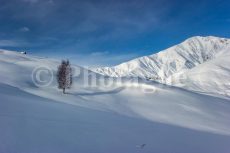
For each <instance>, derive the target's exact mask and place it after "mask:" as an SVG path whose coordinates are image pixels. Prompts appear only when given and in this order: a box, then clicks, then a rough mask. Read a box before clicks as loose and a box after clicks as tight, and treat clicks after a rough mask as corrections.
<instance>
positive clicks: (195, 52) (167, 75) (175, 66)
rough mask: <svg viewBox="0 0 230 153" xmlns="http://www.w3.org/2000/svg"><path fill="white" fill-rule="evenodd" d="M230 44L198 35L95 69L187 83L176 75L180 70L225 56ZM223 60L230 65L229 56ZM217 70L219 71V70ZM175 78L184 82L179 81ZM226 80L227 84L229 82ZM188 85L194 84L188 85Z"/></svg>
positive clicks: (170, 82) (221, 39)
mask: <svg viewBox="0 0 230 153" xmlns="http://www.w3.org/2000/svg"><path fill="white" fill-rule="evenodd" d="M229 48H230V39H226V38H218V37H213V36H208V37H200V36H196V37H192V38H189V39H187V40H185V41H184V42H182V43H181V44H179V45H175V46H173V47H170V48H168V49H166V50H164V51H161V52H159V53H157V54H153V55H150V56H144V57H141V58H137V59H134V60H131V61H129V62H126V63H122V64H120V65H117V66H115V67H104V68H98V69H96V70H95V72H97V73H100V74H103V75H106V76H112V77H125V76H132V77H141V78H145V79H150V80H155V81H158V82H160V83H165V84H169V85H174V86H180V87H185V86H186V85H181V83H182V82H181V81H178V78H176V77H175V76H178V74H184V72H185V71H189V70H191V69H193V68H195V67H197V66H200V65H202V64H203V63H207V62H209V61H212V60H215V59H218V58H220V57H224V56H225V55H227V54H228V53H229V52H230V50H229ZM223 64H225V67H226V64H227V65H229V64H230V63H229V61H226V60H225V63H223ZM211 66H213V65H210V69H212V67H211ZM206 67H208V66H206ZM219 68H220V67H219ZM213 72H214V73H217V72H218V70H217V71H216V72H215V71H213ZM176 74H177V75H176ZM207 74H208V73H207ZM184 76H185V75H184ZM172 77H173V80H172ZM212 79H214V80H215V82H217V83H218V82H220V83H219V84H221V83H222V82H224V81H226V82H225V83H226V84H229V83H230V81H229V80H230V79H227V80H221V79H223V78H212ZM224 79H226V78H224ZM173 81H174V82H173ZM190 81H193V80H190ZM210 81H211V79H210ZM175 82H180V84H176V83H175ZM222 84H223V83H222ZM226 84H224V85H223V86H226ZM199 86H202V84H199ZM186 88H187V87H186ZM200 88H202V87H200ZM212 88H214V87H212ZM188 89H190V88H189V87H188ZM194 89H195V88H194ZM197 89H198V88H197ZM195 90H196V89H195ZM205 91H206V90H204V92H205ZM229 94H230V93H229Z"/></svg>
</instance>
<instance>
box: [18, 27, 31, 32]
mask: <svg viewBox="0 0 230 153" xmlns="http://www.w3.org/2000/svg"><path fill="white" fill-rule="evenodd" d="M19 31H20V32H29V31H30V28H28V27H22V28H20V29H19Z"/></svg>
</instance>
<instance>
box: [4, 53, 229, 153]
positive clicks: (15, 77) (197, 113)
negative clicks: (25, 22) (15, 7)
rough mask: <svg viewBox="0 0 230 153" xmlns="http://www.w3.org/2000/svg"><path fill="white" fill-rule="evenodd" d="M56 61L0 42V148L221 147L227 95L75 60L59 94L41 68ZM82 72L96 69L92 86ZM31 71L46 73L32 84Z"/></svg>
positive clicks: (113, 150)
mask: <svg viewBox="0 0 230 153" xmlns="http://www.w3.org/2000/svg"><path fill="white" fill-rule="evenodd" d="M212 61H213V60H212ZM212 61H211V60H210V62H212ZM226 61H227V58H226V59H225V62H226ZM217 63H218V62H215V61H213V62H212V64H213V65H215V66H216V65H217ZM59 64H60V61H55V60H51V59H48V58H41V57H35V56H31V55H28V54H27V55H25V54H21V53H18V52H12V51H5V50H0V152H6V153H15V152H23V153H24V152H28V153H32V152H42V153H51V152H58V153H63V152H65V153H76V152H84V153H91V152H94V153H107V152H109V153H117V152H127V153H130V152H132V153H139V152H140V151H143V152H146V153H152V152H153V151H154V152H164V153H171V152H178V153H180V152H186V153H193V152H194V148H196V152H197V153H204V152H213V153H216V152H222V153H228V152H229V149H230V147H229V143H230V137H229V135H230V131H229V128H230V121H229V116H230V102H229V99H227V98H226V99H223V98H217V97H213V96H208V95H203V94H198V93H194V92H191V91H187V90H184V89H180V88H177V87H170V86H165V85H162V84H160V83H156V82H149V81H145V80H141V81H140V83H139V84H134V85H132V82H130V81H129V78H126V79H127V80H124V81H123V82H122V83H119V82H118V83H113V81H114V80H113V79H114V78H109V77H102V76H101V75H99V74H95V73H93V72H91V71H88V70H86V69H84V68H81V67H79V66H76V65H72V67H73V70H74V71H75V73H74V78H73V80H74V83H73V87H72V88H71V89H70V90H68V91H67V93H68V94H65V95H64V94H62V91H61V90H60V89H58V88H57V83H56V79H55V78H53V79H52V77H50V73H48V71H45V70H50V71H51V72H52V73H53V75H54V76H55V72H56V70H57V66H58V65H59ZM220 66H221V65H220ZM202 67H203V68H202V69H203V71H204V70H206V68H205V66H202ZM226 67H227V66H226ZM226 67H224V68H223V69H226ZM38 68H45V69H42V71H40V72H39V71H35V70H39V69H38ZM47 68H48V69H47ZM195 68H196V67H195ZM195 68H194V69H193V70H195ZM77 71H78V73H76V72H77ZM80 71H81V72H80ZM83 71H84V72H87V73H86V74H82V72H83ZM34 72H38V73H37V74H38V76H36V75H33V74H34ZM88 72H89V73H88ZM204 72H205V71H204ZM219 72H221V71H219ZM89 75H90V76H91V77H90V78H93V77H92V76H96V77H95V79H96V81H97V82H98V84H97V85H96V86H91V85H89V86H87V85H86V82H85V81H86V80H87V79H89ZM205 75H209V74H205ZM33 76H35V78H34V79H38V81H40V83H43V82H44V81H45V80H47V79H48V80H49V79H50V78H51V79H52V81H51V82H50V83H49V84H47V86H37V85H36V81H34V80H33ZM222 76H224V75H220V76H219V77H221V78H222V79H226V78H225V77H227V76H225V77H222ZM204 77H206V76H204ZM115 79H116V78H115ZM104 82H107V83H108V84H110V83H112V84H111V85H109V86H108V85H106V84H104ZM181 82H182V81H180V83H181ZM189 86H190V85H189ZM149 91H150V92H149ZM121 137H122V139H121ZM188 137H189V139H188ZM175 139H176V141H175ZM201 140H202V141H201ZM142 144H146V146H145V147H144V148H143V149H142V150H140V148H139V147H137V146H140V145H142ZM181 144H183V145H181Z"/></svg>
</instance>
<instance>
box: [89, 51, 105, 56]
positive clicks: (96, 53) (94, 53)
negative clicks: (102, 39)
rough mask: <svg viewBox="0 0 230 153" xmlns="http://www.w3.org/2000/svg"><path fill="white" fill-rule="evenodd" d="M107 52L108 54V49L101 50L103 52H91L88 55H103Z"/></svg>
mask: <svg viewBox="0 0 230 153" xmlns="http://www.w3.org/2000/svg"><path fill="white" fill-rule="evenodd" d="M107 54H109V52H108V51H103V52H93V53H91V54H90V55H91V56H103V55H107Z"/></svg>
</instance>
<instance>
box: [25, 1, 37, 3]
mask: <svg viewBox="0 0 230 153" xmlns="http://www.w3.org/2000/svg"><path fill="white" fill-rule="evenodd" d="M23 1H24V2H28V3H37V2H38V1H39V0H23Z"/></svg>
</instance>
